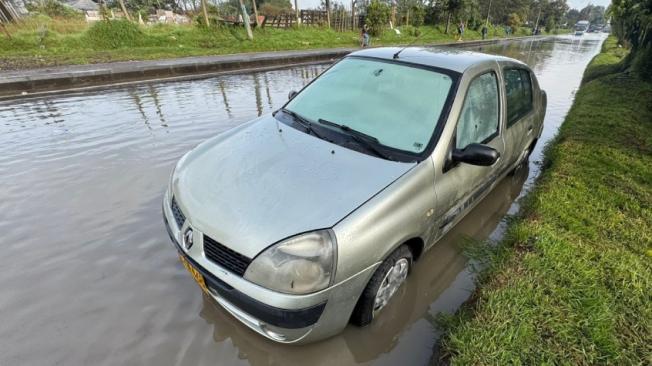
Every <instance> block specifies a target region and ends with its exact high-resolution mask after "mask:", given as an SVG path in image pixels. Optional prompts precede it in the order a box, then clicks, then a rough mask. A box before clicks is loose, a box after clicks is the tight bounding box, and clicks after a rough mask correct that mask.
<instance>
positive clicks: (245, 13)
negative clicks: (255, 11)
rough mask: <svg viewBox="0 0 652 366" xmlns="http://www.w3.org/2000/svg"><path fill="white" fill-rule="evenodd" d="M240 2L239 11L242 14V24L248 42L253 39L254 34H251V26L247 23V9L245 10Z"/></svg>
mask: <svg viewBox="0 0 652 366" xmlns="http://www.w3.org/2000/svg"><path fill="white" fill-rule="evenodd" d="M239 1H240V11H241V12H242V22H244V26H245V29H246V30H247V38H249V40H253V39H254V34H253V33H251V24H250V22H249V14H247V8H245V5H244V2H242V0H239Z"/></svg>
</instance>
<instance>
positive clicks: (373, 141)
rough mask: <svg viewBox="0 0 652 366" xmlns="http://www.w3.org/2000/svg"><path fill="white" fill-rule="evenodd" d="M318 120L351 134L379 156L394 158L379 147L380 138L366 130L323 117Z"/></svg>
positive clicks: (388, 158) (387, 158)
mask: <svg viewBox="0 0 652 366" xmlns="http://www.w3.org/2000/svg"><path fill="white" fill-rule="evenodd" d="M317 122H319V123H321V124H323V125H327V126H332V127H336V128H339V129H340V130H341V131H343V132H344V133H346V134H347V135H349V136H350V137H351V138H352V139H353V140H355V141H356V142H357V143H359V144H361V145H364V146H365V147H366V148H367V149H368V150H370V151H371V152H373V153H374V154H376V155H377V156H378V157H381V158H383V159H386V160H392V158H391V157H390V156H389V155H387V154H386V153H384V152H382V151H381V150H380V149H378V147H377V146H378V145H380V142H378V139H377V138H375V137H373V136H369V135H367V134H366V133H364V132H360V131H358V130H356V129H353V128H351V127H349V126H347V125H341V124H339V123H335V122H331V121H329V120H325V119H323V118H320V119H318V120H317Z"/></svg>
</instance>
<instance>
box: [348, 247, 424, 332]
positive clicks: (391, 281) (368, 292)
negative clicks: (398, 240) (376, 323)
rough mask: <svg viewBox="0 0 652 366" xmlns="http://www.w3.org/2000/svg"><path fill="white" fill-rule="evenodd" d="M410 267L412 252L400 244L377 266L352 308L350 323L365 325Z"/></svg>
mask: <svg viewBox="0 0 652 366" xmlns="http://www.w3.org/2000/svg"><path fill="white" fill-rule="evenodd" d="M411 267H412V252H411V251H410V249H409V248H408V247H407V246H406V245H401V246H400V247H399V248H397V249H396V250H395V251H394V252H392V254H390V255H389V257H387V259H385V261H383V263H381V264H380V266H378V268H377V269H376V272H374V275H373V276H372V277H371V279H370V280H369V283H368V284H367V287H365V289H364V291H362V295H361V296H360V299H358V303H357V304H356V306H355V309H353V314H352V315H351V323H353V324H356V325H359V326H365V325H367V324H369V323H371V321H372V320H373V319H374V317H376V316H377V315H378V313H379V312H380V311H381V310H382V309H383V308H384V307H385V305H387V303H389V301H390V299H391V298H392V297H393V296H394V294H396V291H397V290H398V289H399V288H400V287H401V285H402V284H403V283H404V282H405V279H406V278H407V275H408V274H409V273H410V269H411Z"/></svg>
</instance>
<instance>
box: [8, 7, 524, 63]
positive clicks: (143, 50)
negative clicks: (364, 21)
mask: <svg viewBox="0 0 652 366" xmlns="http://www.w3.org/2000/svg"><path fill="white" fill-rule="evenodd" d="M8 28H9V30H10V31H11V32H12V38H11V39H8V38H6V37H2V35H0V69H3V70H7V69H18V68H29V67H38V66H48V65H66V64H86V63H97V62H110V61H122V60H147V59H159V58H173V57H183V56H200V55H219V54H230V53H241V52H256V51H278V50H298V49H311V48H330V47H356V46H359V45H360V40H359V38H360V35H359V33H357V32H353V31H345V32H336V31H334V30H330V29H326V28H320V27H300V28H292V29H274V28H264V29H258V30H254V39H253V40H251V41H250V40H248V39H247V35H246V32H245V30H244V29H243V28H239V27H226V26H224V27H212V28H206V27H198V26H194V25H166V24H160V25H153V26H148V27H144V26H138V25H137V24H134V23H131V22H128V21H126V20H117V21H100V22H97V23H95V24H93V25H92V26H90V27H87V25H86V23H85V21H84V20H70V19H67V20H62V19H52V18H49V17H47V16H39V17H36V18H33V19H29V20H26V21H25V22H24V23H22V24H20V25H11V26H8ZM401 28H402V27H401ZM416 34H421V37H420V39H419V43H438V42H451V41H455V39H456V38H455V37H456V35H454V34H452V32H451V33H449V34H446V33H444V30H443V29H442V27H435V26H421V27H411V28H408V32H405V33H402V34H400V35H399V34H396V33H395V32H393V31H391V30H384V31H383V32H382V34H381V35H379V36H377V37H372V41H371V44H372V45H389V44H406V43H409V42H412V41H414V40H415V39H416ZM526 34H527V30H526V29H524V28H523V29H521V30H520V31H519V32H517V33H516V34H515V35H516V36H523V35H526ZM491 36H492V37H505V30H504V29H503V28H492V32H491ZM481 38H482V37H481V35H480V33H479V32H478V31H473V30H470V31H468V32H465V36H464V39H465V40H472V39H481Z"/></svg>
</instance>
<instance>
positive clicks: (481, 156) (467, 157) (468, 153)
mask: <svg viewBox="0 0 652 366" xmlns="http://www.w3.org/2000/svg"><path fill="white" fill-rule="evenodd" d="M499 157H500V154H499V153H498V151H496V150H495V149H493V148H491V147H489V146H487V145H482V144H470V145H468V146H467V147H465V148H464V149H463V150H459V149H455V150H453V156H452V158H453V161H454V162H459V163H467V164H471V165H480V166H490V165H494V163H495V162H497V161H498V158H499Z"/></svg>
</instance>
